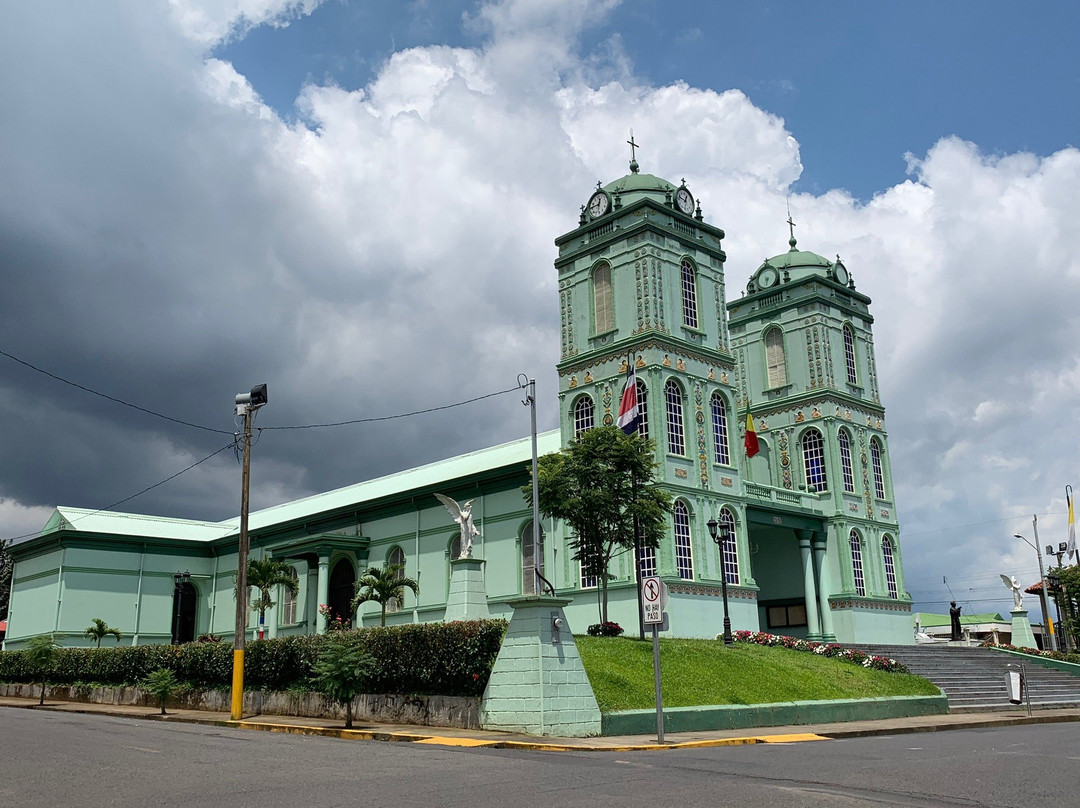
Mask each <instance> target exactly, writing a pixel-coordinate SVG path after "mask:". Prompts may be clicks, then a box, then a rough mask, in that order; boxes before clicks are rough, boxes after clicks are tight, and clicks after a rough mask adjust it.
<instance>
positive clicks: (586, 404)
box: [574, 396, 594, 438]
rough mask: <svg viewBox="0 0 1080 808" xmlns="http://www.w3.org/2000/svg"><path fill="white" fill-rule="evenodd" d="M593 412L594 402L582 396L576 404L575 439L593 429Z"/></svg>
mask: <svg viewBox="0 0 1080 808" xmlns="http://www.w3.org/2000/svg"><path fill="white" fill-rule="evenodd" d="M593 410H594V407H593V400H592V399H591V398H589V397H588V396H581V397H579V398H578V400H577V401H575V402H574V437H575V438H577V437H580V436H581V435H582V434H583V433H585V432H588V431H589V430H590V429H592V428H593Z"/></svg>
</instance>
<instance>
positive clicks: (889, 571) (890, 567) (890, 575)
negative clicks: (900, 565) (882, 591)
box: [881, 536, 897, 600]
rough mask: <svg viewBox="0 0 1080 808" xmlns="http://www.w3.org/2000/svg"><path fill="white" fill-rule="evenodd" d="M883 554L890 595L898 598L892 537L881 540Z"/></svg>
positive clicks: (886, 582)
mask: <svg viewBox="0 0 1080 808" xmlns="http://www.w3.org/2000/svg"><path fill="white" fill-rule="evenodd" d="M881 555H882V558H883V559H884V560H885V585H886V586H887V587H888V588H889V597H890V598H892V599H893V600H896V596H897V592H896V566H895V564H894V563H893V546H892V539H891V538H889V537H888V536H886V537H885V538H884V539H882V540H881Z"/></svg>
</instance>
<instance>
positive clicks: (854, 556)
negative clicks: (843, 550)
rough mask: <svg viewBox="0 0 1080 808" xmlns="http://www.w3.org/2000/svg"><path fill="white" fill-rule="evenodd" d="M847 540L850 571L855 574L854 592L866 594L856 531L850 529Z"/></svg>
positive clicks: (859, 543)
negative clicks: (849, 548)
mask: <svg viewBox="0 0 1080 808" xmlns="http://www.w3.org/2000/svg"><path fill="white" fill-rule="evenodd" d="M849 541H850V543H851V572H852V574H854V576H855V594H857V595H866V577H865V576H864V575H863V568H862V542H860V541H859V534H858V532H856V531H854V530H853V531H851V536H850V537H849Z"/></svg>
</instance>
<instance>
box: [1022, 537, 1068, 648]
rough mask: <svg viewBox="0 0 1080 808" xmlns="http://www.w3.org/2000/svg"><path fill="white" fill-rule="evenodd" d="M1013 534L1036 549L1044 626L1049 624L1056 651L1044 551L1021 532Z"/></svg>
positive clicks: (1051, 646)
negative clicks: (1047, 600) (1047, 603)
mask: <svg viewBox="0 0 1080 808" xmlns="http://www.w3.org/2000/svg"><path fill="white" fill-rule="evenodd" d="M1013 536H1014V537H1015V538H1017V539H1020V540H1021V541H1023V542H1024V544H1026V545H1027V546H1028V547H1030V548H1031V549H1032V550H1034V551H1035V557H1036V558H1037V559H1039V602H1040V603H1041V604H1042V613H1043V628H1044V629H1045V628H1046V627H1048V626H1049V629H1050V650H1051V651H1056V650H1058V648H1057V640H1056V639H1055V637H1054V624H1053V623H1052V622H1051V621H1050V609H1049V607H1047V605H1046V570H1045V569H1044V568H1043V557H1042V553H1040V552H1039V548H1038V547H1037V546H1036V545H1034V544H1032V543H1031V542H1029V541H1028V540H1027V539H1025V538H1024V537H1023V536H1021V535H1020V534H1019V533H1014V534H1013ZM1036 541H1038V539H1036Z"/></svg>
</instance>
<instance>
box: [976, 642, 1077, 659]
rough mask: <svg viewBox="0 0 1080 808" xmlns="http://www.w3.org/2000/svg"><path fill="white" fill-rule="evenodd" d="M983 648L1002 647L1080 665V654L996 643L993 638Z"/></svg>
mask: <svg viewBox="0 0 1080 808" xmlns="http://www.w3.org/2000/svg"><path fill="white" fill-rule="evenodd" d="M982 647H983V648H1002V649H1004V650H1006V651H1016V652H1017V653H1021V654H1027V655H1028V656H1037V657H1044V658H1046V659H1056V660H1058V661H1060V662H1072V663H1074V664H1078V665H1080V654H1076V653H1072V654H1066V653H1064V652H1063V651H1040V650H1038V649H1037V648H1020V647H1017V646H1015V645H1008V644H1007V643H998V644H997V645H995V644H994V641H993V640H987V641H986V642H984V643H983V644H982Z"/></svg>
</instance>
